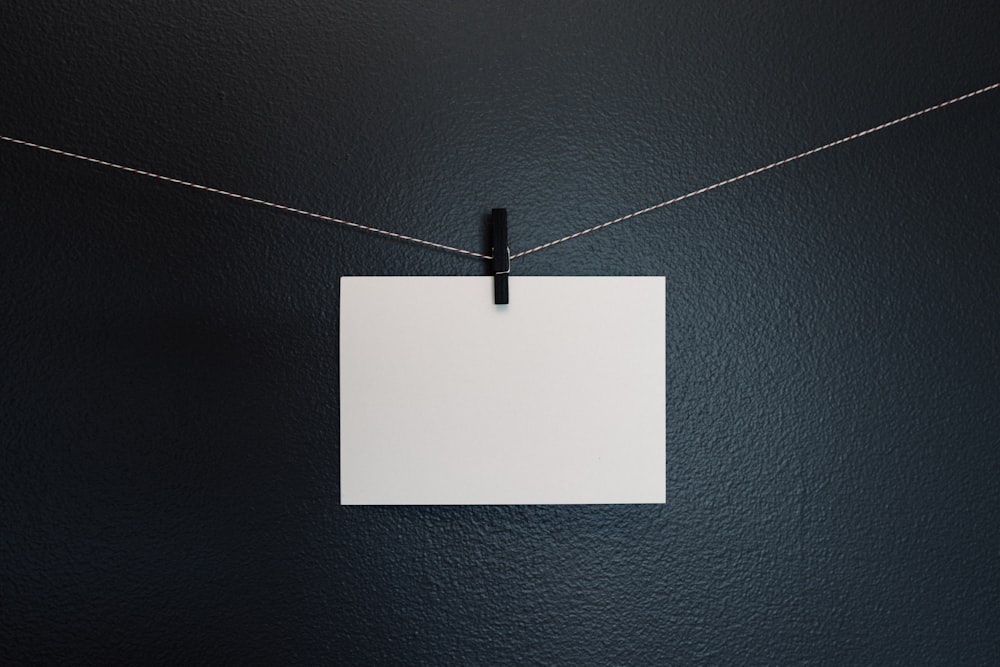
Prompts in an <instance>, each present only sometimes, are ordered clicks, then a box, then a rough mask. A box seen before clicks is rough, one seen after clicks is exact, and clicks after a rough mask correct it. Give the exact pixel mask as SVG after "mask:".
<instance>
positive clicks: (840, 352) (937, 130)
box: [0, 0, 1000, 665]
mask: <svg viewBox="0 0 1000 667" xmlns="http://www.w3.org/2000/svg"><path fill="white" fill-rule="evenodd" d="M998 25H1000V12H998V9H997V6H996V3H994V2H985V1H984V2H978V3H972V2H970V3H963V4H962V6H961V7H956V6H953V5H951V4H947V5H946V4H945V3H929V2H916V3H914V2H902V1H895V0H893V1H889V2H879V3H874V4H872V5H871V6H868V5H866V4H861V3H848V4H847V5H845V3H842V2H833V1H830V2H825V1H824V2H810V3H805V4H803V5H802V6H795V5H794V3H787V2H777V1H767V0H761V1H756V2H740V3H735V2H734V3H721V4H720V3H702V2H673V1H671V2H646V3H621V2H615V3H610V2H609V3H594V2H572V3H568V2H560V3H545V4H539V3H512V2H492V3H466V2H456V1H451V2H440V3H434V4H433V5H432V6H424V7H417V6H413V5H412V4H411V3H406V2H375V3H372V2H346V3H330V2H322V1H320V0H296V1H294V2H283V3H264V2H254V1H244V2H222V3H203V2H194V1H191V2H180V3H164V2H158V3H137V2H124V1H114V2H107V3H99V5H97V6H95V4H94V3H87V2H81V1H79V0H71V1H66V0H61V1H59V2H55V1H51V0H32V1H31V2H27V1H23V0H6V1H5V2H4V3H3V8H2V10H0V72H2V74H0V90H2V94H0V134H4V135H8V136H13V137H17V138H20V139H25V140H29V141H34V142H38V143H42V144H47V145H51V146H56V147H59V148H63V149H66V150H70V151H76V152H80V153H84V154H86V155H91V156H94V157H98V158H102V159H106V160H112V161H115V162H120V163H123V164H127V165H131V166H134V167H139V168H146V169H150V170H153V171H157V172H159V173H163V174H167V175H170V176H175V177H178V178H183V179H189V180H192V181H196V182H199V183H205V184H208V185H212V186H215V187H219V188H224V189H228V190H233V191H236V192H240V193H245V194H247V195H252V196H255V197H261V198H265V199H269V200H272V201H276V202H281V203H284V204H288V205H292V206H298V207H302V208H306V209H310V210H315V211H320V212H323V213H329V214H331V215H336V216H340V217H343V218H347V219H349V220H356V221H358V222H363V223H366V224H372V225H375V226H379V227H385V228H389V229H392V230H395V231H399V232H401V233H405V234H412V235H415V236H419V237H423V238H429V239H432V240H435V241H439V242H441V243H446V244H449V245H457V246H460V247H468V248H476V249H480V250H482V251H484V252H485V251H488V248H487V247H486V246H487V245H488V243H487V237H486V229H485V227H484V224H483V218H484V215H485V214H487V213H488V212H489V210H490V209H491V208H493V207H499V206H502V207H506V208H507V209H508V210H509V214H510V225H511V228H510V242H511V249H512V250H514V251H517V250H522V249H525V248H528V247H531V246H534V245H537V244H539V243H542V242H545V241H548V240H550V239H553V238H556V237H559V236H562V235H564V234H567V233H570V232H573V231H576V230H577V229H580V228H583V227H587V226H590V225H592V224H595V223H599V222H602V221H604V220H608V219H611V218H614V217H617V216H619V215H621V214H623V213H627V212H629V211H632V210H635V209H638V208H641V207H643V206H646V205H649V204H653V203H656V202H659V201H662V200H664V199H667V198H669V197H672V196H675V195H678V194H682V193H684V192H687V191H690V190H693V189H695V188H698V187H701V186H704V185H707V184H710V183H713V182H715V181H718V180H721V179H723V178H726V177H729V176H732V175H735V174H738V173H740V172H743V171H745V170H747V169H750V168H753V167H756V166H759V165H762V164H766V163H768V162H771V161H772V160H775V159H779V158H782V157H785V156H787V155H791V154H793V153H797V152H799V151H802V150H805V149H808V148H811V147H813V146H816V145H819V144H823V143H825V142H828V141H831V140H834V139H837V138H839V137H841V136H844V135H846V134H850V133H852V132H855V131H857V130H860V129H864V128H867V127H870V126H873V125H876V124H878V123H881V122H884V121H887V120H891V119H893V118H896V117H898V116H901V115H904V114H906V113H909V112H911V111H915V110H917V109H920V108H923V107H925V106H928V105H930V104H933V103H936V102H939V101H943V100H946V99H949V98H951V97H954V96H956V95H960V94H962V93H965V92H967V91H969V90H973V89H976V88H979V87H981V86H984V85H987V84H990V83H994V82H995V81H997V80H1000V68H998V63H1000V41H998V39H997V27H998ZM998 119H1000V92H994V93H990V94H986V95H982V96H980V97H977V98H976V99H974V100H970V101H968V102H964V103H962V104H959V105H954V106H952V107H949V108H948V109H946V110H943V111H940V112H937V113H935V114H931V115H927V116H924V117H921V118H919V119H916V120H913V121H911V122H908V123H905V124H902V125H899V126H897V127H894V128H892V129H890V130H887V131H885V132H881V133H879V134H877V135H875V136H872V137H869V138H866V139H864V140H861V141H858V142H854V143H851V144H849V145H846V146H842V147H838V148H837V149H835V150H831V151H827V152H825V153H823V154H822V155H818V156H815V157H813V158H810V159H808V160H803V161H799V162H796V163H795V164H792V165H789V166H787V167H785V168H782V169H778V170H773V171H770V172H767V173H766V174H762V175H759V176H756V177H754V178H752V179H747V180H745V181H742V182H740V183H739V184H736V185H733V186H731V187H727V188H723V189H719V190H717V191H713V192H711V193H709V194H706V195H703V196H700V197H697V198H693V199H691V200H688V201H685V202H683V203H681V204H678V205H676V206H671V207H667V208H665V209H662V210H660V211H657V212H655V213H652V214H649V215H647V216H644V217H642V218H639V219H637V220H634V221H632V222H629V223H627V224H623V225H618V226H615V227H613V228H610V229H608V230H605V231H603V232H600V233H596V234H592V235H589V236H587V237H585V238H581V239H578V240H576V241H574V242H572V243H567V244H565V245H562V246H560V247H558V248H552V249H550V250H547V251H544V252H539V253H537V254H534V255H530V256H527V257H524V258H521V259H520V260H518V261H516V262H515V263H514V265H513V267H512V269H513V271H514V272H515V273H518V274H521V275H529V274H533V275H562V274H569V275H665V276H666V279H667V339H666V352H667V354H666V360H667V361H666V374H667V376H666V377H667V404H666V414H667V419H666V440H667V455H666V458H667V470H666V476H667V487H666V492H667V493H666V495H667V502H666V504H665V505H663V506H618V507H615V506H583V507H561V506H557V507H420V508H393V507H379V508H365V507H350V508H344V507H341V506H340V504H339V482H338V477H339V458H338V457H339V454H338V433H339V430H338V429H339V414H338V355H337V348H338V279H339V277H340V276H344V275H367V274H400V275H466V274H483V273H485V272H486V271H487V270H488V265H487V263H485V262H482V261H480V260H476V259H471V258H465V257H460V256H457V255H452V254H448V253H443V252H439V251H434V250H428V249H423V248H419V247H415V246H412V245H408V244H405V243H399V242H395V241H389V240H386V239H383V238H379V237H375V236H373V235H370V234H366V233H363V232H358V231H354V230H350V229H346V228H343V227H337V226H333V225H329V224H324V223H321V222H318V221H311V220H307V219H303V218H299V217H295V216H292V215H287V214H281V213H278V212H275V211H272V210H268V209H264V208H261V207H258V206H253V205H247V204H243V203H239V202H236V201H232V200H228V199H224V198H220V197H217V196H211V195H208V194H206V193H200V192H196V191H193V190H189V189H183V188H179V187H176V186H171V185H168V184H165V183H159V182H156V181H153V180H149V179H144V178H141V177H138V176H134V175H129V174H124V173H119V172H114V171H109V170H107V169H101V168H98V167H95V166H92V165H86V164H83V163H80V162H76V161H72V160H68V159H66V158H60V157H57V156H54V155H49V154H44V153H40V152H38V151H34V150H31V149H28V148H23V147H18V146H14V145H10V144H7V143H3V144H0V662H2V663H3V664H9V665H13V664H59V663H70V664H88V663H89V664H102V665H108V664H168V663H207V664H226V663H233V664H281V665H283V664H358V665H365V664H427V665H451V664H463V665H464V664H468V665H474V664H481V665H498V664H525V663H527V664H546V665H580V664H587V665H590V664H593V665H663V664H678V665H691V664H734V665H744V664H835V665H845V664H990V663H991V664H996V662H997V661H998V656H1000V633H998V632H997V628H998V627H1000V580H998V576H1000V481H998V480H1000V477H998V473H1000V469H998V468H1000V466H998V464H1000V327H998V325H1000V157H998V156H1000V123H998Z"/></svg>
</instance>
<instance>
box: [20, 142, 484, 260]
mask: <svg viewBox="0 0 1000 667" xmlns="http://www.w3.org/2000/svg"><path fill="white" fill-rule="evenodd" d="M0 139H2V140H3V141H9V142H10V143H12V144H19V145H21V146H27V147H29V148H37V149H38V150H40V151H46V152H48V153H55V154H56V155H63V156H65V157H71V158H74V159H76V160H83V161H84V162H90V163H91V164H98V165H101V166H102V167H111V168H112V169H118V170H120V171H126V172H128V173H130V174H139V175H140V176H148V177H150V178H155V179H157V180H160V181H166V182H167V183H173V184H175V185H183V186H185V187H189V188H194V189H195V190H202V191H204V192H211V193H213V194H217V195H223V196H224V197H232V198H233V199H238V200H240V201H245V202H249V203H251V204H260V205H261V206H268V207H270V208H274V209H277V210H279V211H285V212H287V213H297V214H299V215H304V216H307V217H310V218H316V219H317V220H323V221H324V222H335V223H337V224H338V225H346V226H347V227H353V228H354V229H363V230H364V231H366V232H373V233H375V234H382V235H383V236H388V237H390V238H394V239H399V240H400V241H409V242H411V243H419V244H420V245H423V246H429V247H431V248H437V249H438V250H447V251H449V252H456V253H458V254H460V255H469V256H472V257H478V258H479V259H493V258H492V257H491V256H489V255H484V254H482V253H478V252H473V251H472V250H464V249H462V248H455V247H453V246H450V245H445V244H443V243H435V242H434V241H427V240H425V239H418V238H417V237H415V236H407V235H406V234H400V233H398V232H390V231H389V230H387V229H379V228H378V227H369V226H368V225H362V224H360V223H357V222H351V221H350V220H341V219H340V218H334V217H331V216H329V215H323V214H322V213H313V212H312V211H304V210H302V209H301V208H295V207H294V206H285V205H284V204H275V203H274V202H269V201H265V200H263V199H257V198H256V197H247V196H246V195H238V194H236V193H235V192H227V191H226V190H219V189H218V188H212V187H209V186H207V185H199V184H198V183H192V182H190V181H182V180H181V179H179V178H172V177H170V176H161V175H160V174H154V173H153V172H151V171H146V170H144V169H136V168H134V167H126V166H125V165H121V164H115V163H114V162H107V161H106V160H98V159H97V158H92V157H87V156H86V155H78V154H77V153H70V152H69V151H63V150H59V149H58V148H51V147H49V146H42V145H41V144H34V143H31V142H30V141H23V140H21V139H14V138H13V137H5V136H3V135H0Z"/></svg>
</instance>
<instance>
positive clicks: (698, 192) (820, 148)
mask: <svg viewBox="0 0 1000 667" xmlns="http://www.w3.org/2000/svg"><path fill="white" fill-rule="evenodd" d="M996 88H1000V82H997V83H994V84H992V85H990V86H985V87H983V88H980V89H979V90H974V91H972V92H971V93H966V94H965V95H960V96H958V97H955V98H953V99H950V100H948V101H947V102H941V103H940V104H935V105H934V106H930V107H927V108H926V109H921V110H920V111H914V112H913V113H911V114H907V115H905V116H902V117H901V118H897V119H896V120H890V121H889V122H887V123H882V124H881V125H876V126H875V127H871V128H868V129H867V130H863V131H861V132H855V133H854V134H852V135H849V136H846V137H844V138H842V139H837V140H836V141H831V142H830V143H828V144H823V145H822V146H817V147H816V148H811V149H809V150H807V151H803V152H802V153H799V154H797V155H793V156H791V157H786V158H785V159H783V160H778V161H777V162H772V163H771V164H769V165H765V166H763V167H758V168H756V169H752V170H750V171H747V172H744V173H742V174H740V175H739V176H733V177H732V178H727V179H726V180H724V181H719V182H718V183H713V184H712V185H707V186H705V187H703V188H699V189H697V190H694V191H692V192H688V193H687V194H683V195H680V196H678V197H674V198H673V199H668V200H667V201H663V202H660V203H659V204H653V205H652V206H647V207H646V208H643V209H639V210H638V211H633V212H632V213H629V214H627V215H623V216H621V217H620V218H615V219H614V220H608V221H607V222H602V223H601V224H599V225H594V226H593V227H588V228H587V229H583V230H580V231H578V232H574V233H573V234H569V235H568V236H564V237H562V238H561V239H556V240H555V241H549V242H548V243H543V244H542V245H539V246H535V247H534V248H529V249H528V250H522V251H521V252H519V253H515V254H513V255H511V256H510V258H511V259H512V260H513V259H517V258H518V257H524V256H525V255H530V254H531V253H534V252H538V251H539V250H545V249H546V248H551V247H552V246H554V245H559V244H560V243H565V242H566V241H572V240H573V239H577V238H580V237H581V236H583V235H584V234H590V233H591V232H596V231H598V230H599V229H604V228H606V227H610V226H611V225H616V224H618V223H619V222H625V221H626V220H631V219H632V218H637V217H639V216H640V215H644V214H646V213H649V212H651V211H655V210H657V209H661V208H663V207H665V206H670V205H671V204H676V203H677V202H682V201H684V200H685V199H690V198H691V197H697V196H698V195H701V194H705V193H706V192H711V191H712V190H715V189H716V188H721V187H723V186H726V185H731V184H732V183H736V182H737V181H742V180H743V179H744V178H749V177H751V176H756V175H757V174H760V173H762V172H765V171H768V170H769V169H774V168H775V167H780V166H782V165H786V164H788V163H789V162H794V161H795V160H799V159H802V158H804V157H809V156H810V155H815V154H816V153H819V152H821V151H825V150H827V149H828V148H833V147H834V146H839V145H841V144H846V143H847V142H848V141H854V140H855V139H860V138H861V137H866V136H868V135H869V134H874V133H876V132H879V131H881V130H884V129H886V128H889V127H892V126H893V125H898V124H900V123H903V122H906V121H908V120H912V119H914V118H916V117H918V116H923V115H924V114H926V113H930V112H932V111H937V110H938V109H943V108H944V107H946V106H949V105H951V104H955V103H956V102H961V101H963V100H967V99H969V98H970V97H975V96H976V95H982V94H983V93H986V92H989V91H991V90H995V89H996Z"/></svg>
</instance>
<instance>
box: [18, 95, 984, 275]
mask: <svg viewBox="0 0 1000 667" xmlns="http://www.w3.org/2000/svg"><path fill="white" fill-rule="evenodd" d="M997 88H1000V82H997V83H994V84H992V85H989V86H984V87H983V88H980V89H978V90H974V91H972V92H969V93H966V94H964V95H959V96H958V97H954V98H952V99H950V100H947V101H945V102H940V103H938V104H935V105H933V106H929V107H927V108H925V109H921V110H920V111H914V112H913V113H910V114H907V115H905V116H901V117H900V118H896V119H895V120H890V121H888V122H886V123H882V124H881V125H876V126H875V127H871V128H868V129H867V130H862V131H861V132H855V133H854V134H851V135H848V136H846V137H843V138H841V139H837V140H836V141H831V142H830V143H828V144H823V145H822V146H817V147H816V148H811V149H809V150H807V151H803V152H802V153H798V154H796V155H792V156H791V157H786V158H784V159H782V160H778V161H777V162H772V163H771V164H768V165H765V166H763V167H758V168H756V169H752V170H750V171H747V172H744V173H742V174H740V175H738V176H733V177H732V178H727V179H726V180H724V181H719V182H718V183H713V184H712V185H707V186H705V187H703V188H699V189H697V190H693V191H691V192H688V193H687V194H683V195H680V196H677V197H674V198H673V199H668V200H666V201H662V202H660V203H659V204H653V205H652V206H647V207H646V208H643V209H639V210H638V211H633V212H632V213H629V214H627V215H623V216H621V217H619V218H615V219H614V220H608V221H607V222H602V223H601V224H599V225H594V226H593V227H588V228H587V229H583V230H580V231H578V232H574V233H573V234H569V235H567V236H564V237H562V238H559V239H555V240H554V241H549V242H548V243H543V244H541V245H538V246H535V247H534V248H529V249H528V250H522V251H521V252H518V253H515V254H513V255H511V256H510V259H511V260H515V259H517V258H519V257H524V256H525V255H530V254H532V253H536V252H538V251H540V250H545V249H547V248H551V247H552V246H556V245H559V244H560V243H565V242H566V241H572V240H573V239H576V238H579V237H581V236H584V235H585V234H590V233H592V232H596V231H598V230H601V229H605V228H606V227H610V226H611V225H616V224H618V223H619V222H625V221H626V220H631V219H633V218H637V217H639V216H640V215H644V214H646V213H650V212H652V211H656V210H658V209H661V208H664V207H666V206H670V205H671V204H676V203H678V202H682V201H684V200H685V199H690V198H692V197H696V196H698V195H701V194H705V193H706V192H711V191H712V190H715V189H717V188H721V187H723V186H726V185H731V184H733V183H736V182H737V181H742V180H743V179H745V178H749V177H751V176H756V175H757V174H760V173H763V172H765V171H768V170H770V169H774V168H775V167H781V166H783V165H786V164H788V163H789V162H794V161H795V160H800V159H802V158H804V157H808V156H810V155H815V154H816V153H820V152H822V151H825V150H827V149H830V148H833V147H835V146H840V145H841V144H846V143H847V142H849V141H854V140H855V139H860V138H861V137H866V136H868V135H869V134H874V133H875V132H880V131H881V130H884V129H886V128H890V127H892V126H893V125H898V124H900V123H903V122H906V121H908V120H912V119H914V118H917V117H919V116H923V115H924V114H927V113H930V112H932V111H937V110H939V109H943V108H944V107H947V106H950V105H952V104H955V103H957V102H962V101H964V100H967V99H969V98H971V97H975V96H977V95H982V94H983V93H987V92H989V91H991V90H996V89H997ZM0 140H3V141H7V142H9V143H12V144H18V145H21V146H27V147H29V148H36V149H38V150H41V151H46V152H48V153H54V154H56V155H62V156H65V157H70V158H74V159H76V160H82V161H84V162H89V163H91V164H96V165H100V166H102V167H110V168H112V169H118V170H119V171H125V172H128V173H130V174H138V175H140V176H148V177H149V178H155V179H157V180H160V181H165V182H167V183H173V184H175V185H183V186H185V187H189V188H194V189H195V190H202V191H204V192H211V193H213V194H217V195H223V196H225V197H231V198H232V199H238V200H240V201H245V202H249V203H251V204H259V205H261V206H267V207H269V208H273V209H277V210H279V211H285V212H286V213H296V214H298V215H303V216H306V217H309V218H315V219H317V220H323V221H324V222H333V223H336V224H339V225H345V226H347V227H353V228H354V229H361V230H364V231H366V232H372V233H374V234H381V235H382V236H387V237H389V238H394V239H398V240H400V241H409V242H410V243H416V244H419V245H422V246H427V247H430V248H437V249H438V250H446V251H448V252H453V253H457V254H460V255H465V256H468V257H476V258H478V259H486V260H491V259H493V258H492V257H491V256H490V255H486V254H483V253H479V252H474V251H472V250H465V249H463V248H456V247H454V246H450V245H445V244H443V243H436V242H434V241H428V240H425V239H421V238H417V237H415V236H408V235H406V234H400V233H398V232H391V231H389V230H386V229H379V228H378V227H370V226H368V225H362V224H360V223H357V222H351V221H350V220H342V219H340V218H334V217H332V216H329V215H323V214H322V213H313V212H312V211H305V210H303V209H300V208H295V207H293V206H285V205H283V204H276V203H274V202H269V201H266V200H263V199H257V198H256V197H248V196H246V195H240V194H236V193H233V192H227V191H226V190H220V189H218V188H213V187H209V186H207V185H199V184H198V183H192V182H190V181H184V180H181V179H179V178H172V177H170V176H161V175H160V174H154V173H153V172H150V171H145V170H143V169H136V168H134V167H127V166H125V165H121V164H116V163H114V162H108V161H106V160H98V159H97V158H92V157H87V156H85V155H79V154H77V153H70V152H69V151H64V150H60V149H58V148H52V147H49V146H43V145H41V144H36V143H32V142H30V141H24V140H22V139H14V138H13V137H7V136H4V135H0Z"/></svg>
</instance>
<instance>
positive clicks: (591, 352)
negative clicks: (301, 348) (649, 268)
mask: <svg viewBox="0 0 1000 667" xmlns="http://www.w3.org/2000/svg"><path fill="white" fill-rule="evenodd" d="M665 340H666V339H665V281H664V278H662V277H641V278H636V277H600V278H595V277H523V276H512V277H511V278H510V304H509V305H507V306H496V305H494V304H493V279H492V278H491V277H345V278H342V279H341V281H340V493H341V495H340V499H341V503H342V504H344V505H479V504H549V503H663V502H665V500H666V488H665V482H666V461H665V443H664V432H665V418H666V405H665V404H666V396H665V394H666V376H665V373H666V370H665V367H666V363H665V355H666V352H665V347H666V346H665Z"/></svg>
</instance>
